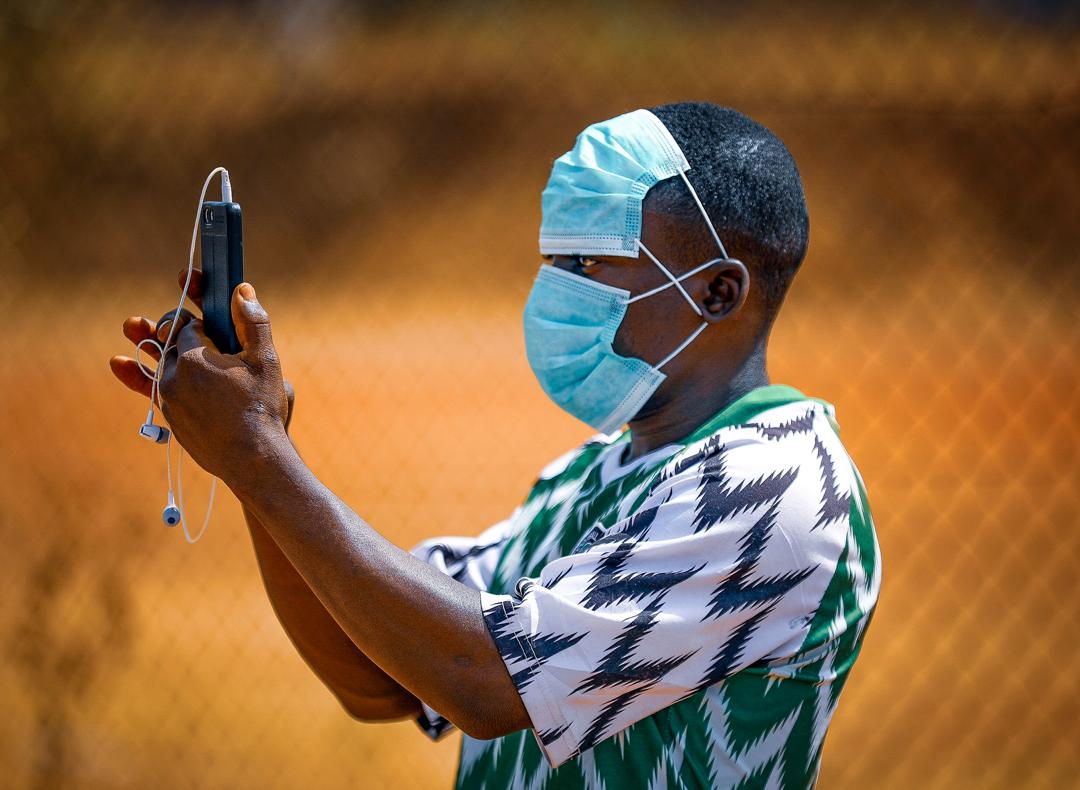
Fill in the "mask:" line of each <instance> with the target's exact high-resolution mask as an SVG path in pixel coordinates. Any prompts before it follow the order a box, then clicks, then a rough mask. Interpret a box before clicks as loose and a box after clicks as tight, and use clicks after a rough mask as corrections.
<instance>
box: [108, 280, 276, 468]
mask: <svg viewBox="0 0 1080 790" xmlns="http://www.w3.org/2000/svg"><path fill="white" fill-rule="evenodd" d="M186 274H187V270H186V269H184V270H182V271H181V272H180V275H179V281H180V283H181V284H182V283H183V280H184V278H185V276H186ZM201 274H202V273H201V272H199V271H195V272H193V274H192V281H191V285H190V287H189V289H188V295H189V296H190V297H191V299H192V301H193V302H195V304H196V305H197V306H200V307H201V302H202V291H203V283H202V277H201ZM249 287H250V286H249ZM252 295H254V292H253V291H252ZM231 306H232V311H233V322H234V323H235V325H236V331H237V336H238V337H239V339H240V343H241V345H242V346H243V350H242V351H241V352H240V353H239V354H236V355H232V354H222V353H220V352H219V351H218V350H217V349H216V348H215V347H214V344H213V342H212V341H210V339H209V338H207V337H206V335H205V333H204V332H203V330H202V321H201V320H199V319H197V318H195V316H193V315H192V314H191V313H190V312H188V311H187V310H181V311H180V312H179V314H177V315H176V316H175V320H176V322H177V328H176V330H175V331H174V334H173V338H174V341H175V342H176V348H174V349H172V350H170V352H169V354H168V355H167V358H166V360H165V369H164V371H163V373H162V381H161V392H160V399H161V403H162V411H163V412H164V414H165V417H166V419H167V420H168V421H169V427H170V428H171V429H172V431H173V434H174V436H175V437H176V438H177V440H178V441H179V442H180V443H181V444H182V445H183V446H184V448H185V449H186V450H187V451H188V452H189V453H190V454H191V456H192V457H193V458H194V459H195V461H196V462H197V463H199V465H200V466H202V467H203V468H204V469H206V470H207V471H209V472H211V473H212V474H215V475H217V476H219V477H222V479H225V480H226V482H228V480H227V478H226V477H225V475H228V474H230V473H231V471H232V470H233V469H236V468H237V467H238V466H243V465H244V464H245V463H246V462H247V461H249V460H250V458H251V455H252V453H257V452H258V451H259V447H260V444H261V443H262V442H264V441H266V440H268V439H269V438H270V437H271V436H273V435H274V434H275V433H277V432H281V431H283V430H284V429H287V428H288V423H289V420H290V419H291V417H292V406H293V391H292V387H291V386H290V385H289V384H288V383H287V382H285V381H283V380H282V378H281V372H280V366H279V364H278V360H277V353H276V351H275V350H274V346H273V341H272V339H271V336H270V322H269V317H268V316H267V314H266V311H265V309H263V307H262V306H261V305H260V304H259V303H258V301H255V300H254V299H252V300H245V299H244V298H243V297H242V295H241V294H240V289H239V288H238V289H237V292H235V293H234V294H233V299H232V305H231ZM175 312H176V311H169V312H168V313H166V314H165V315H164V316H162V317H161V319H159V320H158V321H157V322H154V321H151V320H149V319H148V318H145V317H142V316H132V317H130V318H128V319H127V320H125V321H124V335H125V336H126V337H127V338H128V339H129V340H131V341H132V342H133V343H136V344H137V343H139V342H140V341H141V340H144V339H148V338H154V339H156V340H158V342H164V341H165V338H166V337H167V336H168V333H169V328H170V326H169V325H170V323H171V322H172V321H173V320H174V313H175ZM144 349H146V352H147V353H149V355H150V356H152V357H153V358H154V359H158V355H157V353H156V351H154V350H153V349H152V348H147V347H145V346H144ZM109 363H110V367H111V368H112V371H113V373H114V374H115V375H116V377H117V378H118V379H119V380H120V381H121V382H122V383H123V384H124V385H126V386H127V387H128V388H129V389H132V390H134V391H135V392H139V393H142V394H143V395H146V396H147V397H149V396H150V392H151V380H150V379H148V378H147V377H146V376H144V375H143V373H142V371H141V370H140V369H139V366H138V365H137V363H136V362H135V360H134V359H132V358H131V357H126V356H115V357H113V358H112V359H111V360H110V361H109ZM159 364H161V363H160V360H159Z"/></svg>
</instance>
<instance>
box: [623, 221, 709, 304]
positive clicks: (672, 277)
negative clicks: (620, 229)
mask: <svg viewBox="0 0 1080 790" xmlns="http://www.w3.org/2000/svg"><path fill="white" fill-rule="evenodd" d="M638 247H640V248H641V249H642V250H643V251H644V252H645V254H646V255H648V256H649V257H650V258H651V259H652V262H653V263H655V264H656V265H657V266H658V267H660V271H662V272H663V273H664V275H665V276H666V277H667V278H668V279H669V280H671V282H670V283H667V284H666V285H661V286H660V287H659V288H653V289H652V290H651V291H646V292H645V293H643V294H638V295H637V296H635V297H633V298H631V299H629V300H628V301H627V304H629V303H630V302H633V301H636V300H638V299H643V298H645V297H646V296H652V295H653V294H654V293H658V292H660V291H663V290H664V289H665V288H670V287H671V286H672V285H674V286H675V287H676V288H678V289H679V293H681V294H682V295H683V298H684V299H686V301H687V302H689V303H690V307H692V308H693V309H694V312H695V313H697V314H698V315H701V308H700V307H698V306H697V302H695V301H694V300H693V299H691V298H690V294H688V293H687V292H686V289H685V288H683V287H682V283H680V282H679V280H680V279H683V278H685V277H688V276H689V275H685V274H684V275H683V277H682V278H680V277H676V276H675V275H674V274H672V273H671V272H669V271H668V270H667V267H666V266H664V264H662V263H660V261H659V260H658V259H657V257H656V256H655V255H653V254H652V253H651V252H649V248H648V247H646V246H645V245H644V244H642V243H641V240H640V239H639V240H638Z"/></svg>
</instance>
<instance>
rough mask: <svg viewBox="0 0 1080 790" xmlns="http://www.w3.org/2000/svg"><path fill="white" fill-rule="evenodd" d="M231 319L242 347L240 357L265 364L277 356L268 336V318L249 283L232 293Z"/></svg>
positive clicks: (239, 286) (242, 284)
mask: <svg viewBox="0 0 1080 790" xmlns="http://www.w3.org/2000/svg"><path fill="white" fill-rule="evenodd" d="M232 317H233V324H235V325H236V337H237V338H238V339H239V340H240V345H241V346H242V347H243V351H241V352H240V355H241V356H243V357H246V358H247V359H248V360H249V361H251V362H265V361H267V360H269V359H274V358H275V357H276V356H277V355H276V353H275V351H274V341H273V338H272V337H271V336H270V316H269V315H268V314H267V312H266V309H265V308H264V307H263V306H262V305H261V304H259V300H258V297H256V296H255V289H254V288H252V287H251V283H240V285H238V286H236V290H235V291H233V298H232Z"/></svg>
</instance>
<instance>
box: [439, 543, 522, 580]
mask: <svg viewBox="0 0 1080 790" xmlns="http://www.w3.org/2000/svg"><path fill="white" fill-rule="evenodd" d="M508 537H509V536H507V535H504V536H502V537H501V538H499V539H498V540H495V541H492V542H491V543H481V544H479V545H475V546H470V547H469V548H468V549H466V550H464V551H461V550H459V549H455V548H454V547H453V546H449V545H447V544H446V543H436V544H434V545H432V546H431V547H430V549H429V551H430V552H432V553H434V552H439V553H440V554H441V555H442V558H443V562H444V563H445V564H446V569H447V571H449V574H450V578H451V579H453V580H454V581H459V582H460V581H463V580H464V579H465V577H466V576H467V575H468V573H469V560H471V559H475V558H476V557H479V556H480V555H481V554H483V553H484V552H486V551H490V550H491V549H496V548H500V547H501V546H503V545H504V544H505V543H506V541H507V539H508Z"/></svg>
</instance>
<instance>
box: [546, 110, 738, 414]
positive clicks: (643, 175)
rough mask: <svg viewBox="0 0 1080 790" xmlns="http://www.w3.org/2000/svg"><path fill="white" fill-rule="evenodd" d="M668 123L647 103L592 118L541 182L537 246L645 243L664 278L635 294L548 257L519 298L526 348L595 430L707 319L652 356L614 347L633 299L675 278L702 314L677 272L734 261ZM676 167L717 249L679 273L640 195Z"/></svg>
mask: <svg viewBox="0 0 1080 790" xmlns="http://www.w3.org/2000/svg"><path fill="white" fill-rule="evenodd" d="M689 169H690V165H689V164H688V163H687V161H686V158H685V156H683V153H682V151H681V150H680V148H679V146H678V144H677V143H676V142H675V140H674V138H672V137H671V134H670V132H668V130H667V128H666V127H665V126H664V125H663V123H661V122H660V120H659V119H658V118H657V117H656V116H655V115H653V114H652V113H650V112H648V111H647V110H636V111H634V112H632V113H627V114H626V115H620V116H618V117H617V118H613V119H611V120H608V121H603V122H602V123H599V124H594V125H593V126H590V127H589V128H588V129H586V130H585V131H584V132H582V133H581V134H580V135H579V136H578V139H577V142H576V143H575V145H574V148H573V150H571V151H569V152H567V153H566V154H564V155H563V156H561V157H559V158H558V159H557V160H556V161H555V164H554V166H553V167H552V171H551V177H550V179H549V180H548V185H547V188H545V190H544V194H543V201H542V211H543V219H542V221H541V224H540V251H541V253H544V254H558V255H608V256H623V257H634V258H636V257H640V253H642V252H644V253H645V254H646V255H647V256H648V257H649V258H650V259H651V260H652V262H653V263H654V264H656V266H657V267H659V269H660V270H661V271H662V272H663V273H664V275H665V276H666V277H667V278H668V280H669V281H670V282H667V283H665V284H664V285H661V286H659V287H658V288H654V289H652V290H650V291H646V292H645V293H641V294H637V295H636V296H631V295H630V292H629V291H626V290H623V289H621V288H613V287H611V286H608V285H603V284H601V283H597V282H595V281H593V280H590V279H588V278H586V277H583V276H581V275H577V274H573V273H572V272H568V271H566V270H564V269H559V268H557V267H554V266H550V265H547V264H545V265H543V266H541V267H540V273H539V274H538V275H537V277H536V282H535V283H534V284H533V289H532V292H531V293H530V294H529V300H528V302H527V303H526V305H525V352H526V354H527V356H528V358H529V365H530V366H531V367H532V369H533V373H535V374H536V378H537V379H538V380H539V382H540V386H541V388H543V390H544V392H546V393H547V394H548V396H549V397H550V398H551V399H552V400H553V401H555V403H556V404H558V405H559V406H561V407H562V408H563V409H564V410H566V411H567V412H569V413H570V414H572V415H574V416H575V417H577V418H578V419H580V420H582V421H583V422H586V423H588V424H589V425H591V426H592V427H593V428H595V429H596V430H598V431H600V432H601V433H610V432H611V431H614V430H615V429H616V428H619V427H621V426H622V425H624V424H625V423H627V422H629V421H630V420H631V419H633V417H634V416H635V415H636V414H637V413H638V412H639V411H640V410H641V407H642V406H644V405H645V403H646V402H647V401H648V400H649V398H650V397H652V394H653V393H654V392H656V389H657V387H659V386H660V385H661V384H662V383H663V381H664V379H665V378H667V376H666V375H665V374H664V373H662V372H661V370H660V369H661V368H662V367H663V366H664V365H666V364H667V363H668V362H670V361H671V360H672V359H674V358H675V356H676V355H678V354H679V353H680V352H681V351H682V350H683V349H685V348H686V347H687V346H688V345H690V343H691V342H693V340H694V339H695V338H696V337H697V336H698V335H699V334H701V333H702V332H703V331H704V330H705V327H706V326H708V323H707V322H706V321H702V322H701V324H700V325H699V326H698V328H697V329H695V330H694V331H693V332H692V333H691V334H690V336H689V337H687V338H686V339H685V340H684V341H683V342H682V343H680V344H679V346H678V347H677V348H675V349H674V350H673V351H672V352H671V353H670V354H668V355H667V356H666V357H665V358H664V359H662V360H660V361H659V362H657V363H656V364H655V365H651V364H649V363H648V362H646V361H644V360H642V359H636V358H632V357H624V356H620V355H619V354H616V353H615V351H614V350H613V349H612V347H611V344H612V341H613V340H614V338H615V333H616V331H617V330H618V328H619V325H620V324H621V323H622V320H623V316H624V315H626V307H627V305H628V304H630V303H631V302H635V301H637V300H639V299H645V298H647V297H649V296H652V295H654V294H657V293H659V292H660V291H663V290H665V289H667V288H671V287H675V288H678V289H679V292H680V293H681V294H682V295H683V297H684V298H685V299H686V301H687V302H688V303H689V304H690V307H691V308H692V309H693V310H694V312H695V313H697V314H698V315H699V316H700V315H701V309H700V308H699V307H698V306H697V303H696V302H694V300H693V299H692V298H690V295H689V294H688V293H687V292H686V290H685V289H684V288H683V287H682V284H681V281H682V280H685V279H687V278H688V277H692V276H693V275H695V274H697V273H698V272H701V271H704V270H705V269H707V268H709V267H710V266H714V265H716V264H717V263H729V264H732V263H733V264H736V265H738V266H740V267H742V269H743V271H744V272H745V270H746V267H745V266H743V264H742V263H741V262H739V261H736V260H734V259H731V258H729V257H728V255H727V251H726V250H725V249H724V245H723V243H721V241H720V237H719V235H718V234H717V232H716V229H715V228H714V227H713V224H712V221H711V220H710V219H709V215H708V213H706V211H705V208H704V206H702V204H701V200H700V199H699V198H698V195H697V192H696V191H695V190H694V187H693V185H692V184H691V183H690V181H689V179H688V178H687V177H686V173H685V171H686V170H689ZM675 175H679V176H681V177H682V180H683V182H684V183H685V184H686V187H687V189H688V190H689V191H690V194H691V196H692V197H693V198H694V202H695V203H696V204H697V207H698V209H699V210H700V211H701V214H702V216H703V217H704V219H705V223H706V225H708V228H709V231H710V233H711V234H712V237H713V239H714V240H715V241H716V244H717V246H718V247H719V249H720V256H721V257H718V258H714V259H712V260H709V261H706V262H705V263H703V264H701V265H700V266H698V267H696V268H694V269H692V270H691V271H689V272H687V273H686V274H684V275H682V276H680V277H675V276H674V275H673V274H672V273H671V272H670V271H668V269H667V267H665V266H664V265H663V264H662V263H661V262H660V261H659V260H658V259H657V258H656V256H655V255H653V254H652V253H651V252H650V251H649V250H648V249H647V248H646V247H645V245H644V244H642V243H641V238H640V237H641V202H642V200H643V198H644V197H645V193H646V192H647V191H648V189H649V187H651V186H652V185H653V184H655V183H657V182H658V181H660V180H662V179H665V178H670V177H672V176H675ZM744 296H745V289H744Z"/></svg>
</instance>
